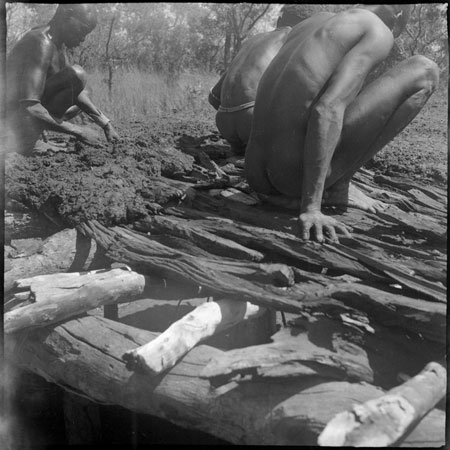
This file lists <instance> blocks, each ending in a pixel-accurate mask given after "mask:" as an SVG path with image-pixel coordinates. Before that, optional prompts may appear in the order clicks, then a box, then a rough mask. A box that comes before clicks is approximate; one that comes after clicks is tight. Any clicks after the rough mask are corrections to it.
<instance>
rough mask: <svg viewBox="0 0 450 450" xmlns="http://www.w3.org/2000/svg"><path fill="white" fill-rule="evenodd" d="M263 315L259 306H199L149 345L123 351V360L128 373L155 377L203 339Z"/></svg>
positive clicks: (225, 302)
mask: <svg viewBox="0 0 450 450" xmlns="http://www.w3.org/2000/svg"><path fill="white" fill-rule="evenodd" d="M264 312H265V309H264V308H262V307H259V306H256V305H253V304H251V303H248V302H247V303H244V302H239V301H237V300H226V299H224V300H217V301H213V302H207V303H203V304H202V305H200V306H198V307H197V308H195V309H194V310H193V311H191V312H190V313H189V314H187V315H186V316H184V317H183V318H182V319H180V320H178V321H176V322H174V323H173V324H172V325H170V327H169V328H168V329H167V330H166V331H164V332H163V333H161V334H160V335H159V336H158V337H157V338H156V339H154V340H152V341H151V342H150V343H148V344H145V345H143V346H141V347H138V348H136V349H133V350H131V351H128V352H126V353H125V354H124V355H123V359H124V360H125V361H126V362H127V368H128V369H129V370H134V371H141V372H146V373H148V374H150V375H158V374H160V373H162V372H164V371H166V370H168V369H170V368H171V367H173V366H174V365H175V364H176V363H177V362H178V361H179V360H180V359H181V358H182V357H183V356H184V355H185V354H186V353H188V352H189V351H190V350H192V349H193V348H194V347H195V346H196V345H197V344H199V343H200V342H202V341H204V340H205V339H207V338H209V337H211V336H213V335H214V334H216V333H219V332H221V331H223V330H226V329H227V328H230V327H232V326H234V325H236V324H237V323H239V322H242V321H244V320H248V319H250V318H252V317H256V316H259V315H261V314H263V313H264Z"/></svg>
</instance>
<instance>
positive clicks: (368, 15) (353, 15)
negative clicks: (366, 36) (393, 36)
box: [330, 8, 390, 32]
mask: <svg viewBox="0 0 450 450" xmlns="http://www.w3.org/2000/svg"><path fill="white" fill-rule="evenodd" d="M344 21H345V22H346V21H351V22H355V21H356V22H357V23H358V24H359V25H360V26H361V27H364V28H370V29H379V30H380V31H386V32H390V30H389V28H388V27H387V26H386V25H385V24H384V22H383V21H382V20H381V19H380V18H379V17H378V16H377V15H376V14H374V13H373V12H372V11H370V10H368V9H365V8H350V9H347V10H345V11H342V12H340V13H338V14H336V15H335V16H334V17H333V20H332V21H330V23H333V22H344Z"/></svg>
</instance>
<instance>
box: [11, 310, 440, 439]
mask: <svg viewBox="0 0 450 450" xmlns="http://www.w3.org/2000/svg"><path fill="white" fill-rule="evenodd" d="M155 337H156V335H155V334H153V333H150V332H147V331H143V330H138V329H136V328H133V327H129V326H126V325H123V324H120V323H117V322H112V321H110V320H108V319H104V318H99V317H92V316H88V317H83V318H79V319H74V320H71V321H68V322H66V323H64V324H61V325H58V326H51V327H48V328H46V329H36V330H33V331H29V332H26V333H25V334H21V333H18V334H17V335H10V336H8V337H7V339H6V355H7V358H8V361H10V362H12V363H13V364H15V365H18V366H20V367H22V368H25V369H27V370H32V371H33V372H35V373H37V374H39V375H41V376H43V377H44V378H45V379H47V380H48V381H52V382H54V383H56V384H60V385H62V386H63V387H64V386H67V387H70V388H71V389H72V390H75V392H77V391H79V392H82V393H83V394H84V395H86V396H87V397H88V398H90V399H92V400H94V401H95V402H97V403H107V404H115V405H120V406H123V407H124V408H127V409H129V410H131V411H136V412H143V413H148V414H153V415H156V416H158V417H162V418H165V419H167V420H169V421H171V422H173V423H176V424H179V425H181V426H184V427H189V428H193V429H198V430H201V431H204V432H207V433H210V434H212V435H214V436H217V437H220V438H222V439H225V440H227V441H229V442H232V443H235V444H254V445H264V444H267V445H269V444H271V445H283V444H286V445H316V444H317V438H318V435H319V434H320V432H321V431H322V430H323V428H324V427H325V425H326V424H327V423H328V422H329V421H330V420H331V418H332V417H333V416H334V415H335V414H337V413H338V412H340V411H343V410H346V409H349V408H350V407H351V405H352V404H353V403H354V402H361V403H362V402H364V401H367V400H369V399H371V398H374V397H379V396H381V395H382V394H383V391H382V390H380V389H378V388H376V387H374V386H372V385H368V384H359V383H348V382H343V381H327V380H324V379H322V378H319V377H316V378H313V379H311V378H309V379H308V380H305V379H298V378H296V379H293V380H291V381H289V382H288V381H286V380H283V381H282V382H281V383H280V382H270V383H267V382H263V383H261V382H253V383H242V384H239V385H236V384H233V383H231V384H229V385H226V386H223V387H221V388H219V389H213V388H211V386H210V384H209V382H208V381H207V380H204V379H201V378H200V377H199V375H200V372H201V370H202V368H203V367H204V366H205V364H206V363H207V362H208V361H209V360H210V359H211V358H213V357H217V356H218V355H220V354H221V351H220V350H217V349H214V348H212V347H207V346H204V345H200V346H198V347H196V348H194V349H193V350H192V351H191V352H190V353H189V354H188V355H186V356H185V357H184V358H183V359H182V361H181V362H180V363H179V364H178V365H177V366H175V367H174V368H172V369H171V370H170V371H169V372H168V373H167V374H164V375H163V376H161V375H160V376H158V377H149V376H147V375H144V374H138V373H133V372H129V371H128V370H127V369H126V367H125V362H124V361H123V360H122V359H121V355H123V353H125V352H126V351H129V350H131V349H133V348H135V347H136V345H142V344H144V343H146V342H149V341H150V340H151V339H154V338H155ZM323 405H327V407H326V408H324V407H323ZM444 420H445V417H444V413H443V412H441V411H438V410H434V411H432V412H431V413H430V414H428V415H427V416H426V417H425V418H424V419H423V420H422V422H421V423H420V424H419V425H418V426H417V428H416V429H415V430H414V431H413V433H411V435H409V436H408V438H407V440H406V441H405V442H404V445H405V446H411V445H417V442H419V441H420V442H421V443H422V446H423V445H425V446H426V445H428V446H432V445H436V444H438V445H442V444H443V442H444V439H445V437H444V429H445V427H444Z"/></svg>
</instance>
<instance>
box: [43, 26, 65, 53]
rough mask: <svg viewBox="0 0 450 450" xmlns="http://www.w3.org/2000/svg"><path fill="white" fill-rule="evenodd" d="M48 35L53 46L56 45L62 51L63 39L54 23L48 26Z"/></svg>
mask: <svg viewBox="0 0 450 450" xmlns="http://www.w3.org/2000/svg"><path fill="white" fill-rule="evenodd" d="M46 34H47V36H48V37H49V38H50V40H51V41H52V42H53V44H55V46H56V48H58V49H60V48H61V47H62V39H61V38H60V33H59V29H58V27H56V26H55V24H53V23H52V22H50V23H49V24H48V29H47V31H46Z"/></svg>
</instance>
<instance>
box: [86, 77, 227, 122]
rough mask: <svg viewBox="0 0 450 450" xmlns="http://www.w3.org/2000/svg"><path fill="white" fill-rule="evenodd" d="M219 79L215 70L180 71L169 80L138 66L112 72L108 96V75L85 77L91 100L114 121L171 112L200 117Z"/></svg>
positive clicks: (138, 118) (140, 118) (143, 117)
mask: <svg viewBox="0 0 450 450" xmlns="http://www.w3.org/2000/svg"><path fill="white" fill-rule="evenodd" d="M218 79H219V76H218V75H217V74H215V73H198V72H197V73H188V72H186V73H183V74H181V75H180V76H178V77H177V78H174V79H171V78H168V77H165V76H163V75H159V74H157V73H146V72H141V71H139V70H137V69H131V70H123V69H118V70H117V71H116V72H114V74H113V83H112V90H111V95H109V92H108V75H107V73H106V72H100V71H95V72H92V73H90V74H89V76H88V80H89V81H88V85H89V86H90V88H91V89H92V98H93V100H94V102H95V103H96V104H97V105H99V107H100V108H101V109H102V110H103V111H104V112H105V114H106V115H107V116H109V117H111V118H113V119H114V121H115V122H120V121H123V120H126V121H127V120H129V119H135V120H145V118H146V117H149V116H153V117H155V116H161V115H165V114H172V113H174V112H181V113H189V114H192V115H195V116H199V115H200V116H202V115H203V114H204V113H205V111H206V110H209V104H208V102H207V98H208V91H209V89H210V88H211V87H213V86H214V84H215V83H216V82H217V80H218Z"/></svg>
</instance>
